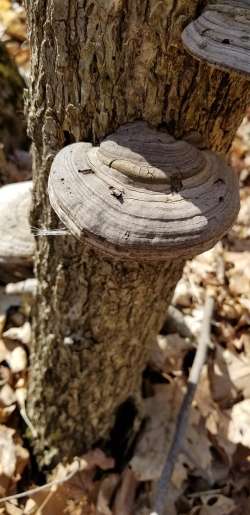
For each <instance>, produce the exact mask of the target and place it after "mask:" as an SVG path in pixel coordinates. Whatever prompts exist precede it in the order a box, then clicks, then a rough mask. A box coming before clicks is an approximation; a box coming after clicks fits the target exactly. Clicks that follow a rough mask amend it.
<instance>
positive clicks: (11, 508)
mask: <svg viewBox="0 0 250 515" xmlns="http://www.w3.org/2000/svg"><path fill="white" fill-rule="evenodd" d="M5 510H6V513H7V514H8V515H23V510H22V509H21V508H18V506H15V504H12V503H10V502H6V503H5Z"/></svg>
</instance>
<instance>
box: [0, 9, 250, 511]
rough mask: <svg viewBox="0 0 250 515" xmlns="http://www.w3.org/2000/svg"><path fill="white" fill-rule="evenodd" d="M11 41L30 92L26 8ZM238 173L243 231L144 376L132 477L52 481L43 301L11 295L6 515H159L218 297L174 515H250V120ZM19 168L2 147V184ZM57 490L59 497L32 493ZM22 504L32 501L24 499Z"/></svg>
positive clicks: (185, 301) (101, 460) (6, 334)
mask: <svg viewBox="0 0 250 515" xmlns="http://www.w3.org/2000/svg"><path fill="white" fill-rule="evenodd" d="M0 40H2V41H4V42H5V45H6V46H7V48H8V51H9V53H10V54H11V56H12V57H13V58H14V60H15V61H16V64H17V66H18V68H19V71H20V73H21V74H22V76H23V77H24V79H25V80H27V78H28V75H29V49H28V46H27V42H26V29H25V14H24V10H23V8H22V7H21V5H20V3H19V2H11V0H0ZM17 123H18V121H17ZM18 150H19V151H20V149H18ZM21 150H22V149H21ZM22 157H23V158H24V154H23V156H22ZM26 157H27V156H26ZM28 161H29V159H27V160H25V159H24V161H23V162H25V163H27V162H28ZM231 162H232V165H233V167H234V168H235V171H236V173H237V174H238V176H239V182H240V194H241V209H240V213H239V216H238V219H237V221H236V223H235V225H234V226H233V228H232V229H231V231H230V232H229V234H228V235H227V236H226V237H225V238H224V239H223V241H222V242H220V243H218V244H217V245H216V246H215V247H214V248H213V249H212V250H210V251H209V252H206V253H204V254H202V255H200V256H198V257H197V258H195V259H193V260H192V261H188V262H187V264H186V266H185V270H184V274H183V277H182V279H181V281H180V282H179V284H178V286H177V289H176V292H175V295H174V299H173V303H172V307H173V308H174V309H172V311H171V313H170V315H169V316H168V318H167V320H166V323H165V326H164V328H163V329H162V332H161V334H160V335H159V336H158V338H157V341H156V342H154V346H153V349H152V355H151V360H150V363H149V366H148V368H147V370H146V371H145V374H144V392H145V397H144V413H145V420H146V424H145V425H144V428H143V430H142V431H141V434H140V436H139V438H138V442H137V444H136V445H135V446H134V449H133V453H132V454H133V455H132V458H131V459H130V461H129V463H128V465H127V467H126V468H125V470H123V472H120V471H118V472H117V470H116V468H115V467H114V461H113V459H112V458H110V457H107V456H105V455H104V453H103V452H102V451H101V450H100V449H96V450H94V451H91V452H90V453H88V454H87V455H85V456H82V457H80V459H79V460H78V461H75V462H73V463H71V464H69V465H67V464H59V465H58V466H57V467H56V468H55V469H54V470H53V471H51V472H50V474H49V476H48V477H47V478H46V477H45V476H44V475H42V474H41V473H39V471H38V469H37V466H36V463H35V460H34V457H33V456H32V449H31V446H30V443H29V442H30V440H31V439H32V435H33V433H34V429H33V427H32V425H31V423H30V421H29V419H28V417H27V414H26V410H25V400H26V395H27V385H28V363H29V348H30V343H31V326H30V311H31V305H32V302H34V299H33V297H32V295H31V294H30V293H29V294H27V293H26V294H21V293H18V292H17V291H16V287H13V285H3V284H2V285H0V515H1V514H9V515H21V514H34V513H36V514H40V515H61V514H63V513H65V514H66V513H67V514H75V515H94V514H99V515H132V514H134V515H146V514H148V513H149V508H150V503H151V499H152V495H153V494H154V489H155V484H156V482H157V480H158V479H159V476H160V472H161V469H162V466H163V463H164V460H165V458H166V452H167V449H168V448H169V447H170V443H171V440H172V438H173V436H174V431H175V423H176V419H177V415H178V412H179V409H180V405H181V401H182V399H183V396H184V394H185V391H186V386H187V378H188V372H189V370H190V366H191V364H192V361H193V358H194V354H195V350H196V347H197V340H198V337H199V334H200V330H201V323H202V319H203V315H204V303H205V298H206V296H207V294H209V295H212V296H214V298H215V300H216V305H215V310H214V315H213V318H212V321H211V345H210V348H209V353H208V359H207V363H206V365H205V366H204V368H203V371H202V374H201V378H200V382H199V386H198V389H197V392H196V395H195V399H194V402H193V404H192V407H191V411H190V418H189V423H188V426H187V428H186V436H185V439H184V441H183V445H182V448H181V452H180V454H179V457H178V459H177V462H176V465H175V469H174V474H173V477H172V482H171V488H170V491H169V495H168V499H167V509H166V515H184V514H190V515H238V514H239V515H248V514H249V513H250V110H249V112H248V113H246V117H245V119H244V122H243V124H242V125H241V127H240V128H239V130H238V133H237V136H236V138H235V141H234V144H233V147H232V151H231ZM15 166H16V165H15V164H13V160H9V157H8V155H7V153H6V154H5V149H4V148H3V146H2V145H1V141H0V184H4V183H6V182H13V181H18V180H24V179H27V178H29V177H30V169H29V167H27V168H25V166H23V169H22V171H21V172H20V170H18V169H17V168H15ZM13 288H14V290H15V294H13ZM11 292H12V293H11ZM97 472H98V473H97ZM68 476H70V477H69V478H68ZM67 478H68V479H67ZM46 481H52V482H54V484H53V486H52V487H48V488H47V489H46V490H43V489H40V488H39V489H38V491H37V492H35V493H31V492H29V490H30V489H31V488H36V487H40V486H41V485H42V484H44V483H46ZM60 482H61V483H60ZM59 483H60V484H59ZM21 492H26V493H25V495H24V497H21V498H20V499H18V498H15V496H16V494H18V493H21ZM11 495H13V496H14V498H13V499H11V500H9V501H3V498H4V497H6V496H11Z"/></svg>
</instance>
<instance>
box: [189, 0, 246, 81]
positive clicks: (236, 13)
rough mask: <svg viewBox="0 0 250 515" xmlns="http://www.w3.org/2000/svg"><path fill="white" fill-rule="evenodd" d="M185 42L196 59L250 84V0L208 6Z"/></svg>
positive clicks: (225, 1)
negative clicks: (243, 78)
mask: <svg viewBox="0 0 250 515" xmlns="http://www.w3.org/2000/svg"><path fill="white" fill-rule="evenodd" d="M182 41H183V44H184V47H185V48H186V50H187V51H188V52H189V53H190V54H191V55H192V56H193V57H195V58H196V59H199V60H201V61H206V62H207V63H208V64H211V65H213V66H215V67H216V68H220V69H222V70H228V71H235V72H237V73H240V74H242V75H243V76H245V78H247V79H248V80H250V2H249V0H218V1H217V2H214V3H211V4H209V5H208V6H207V7H206V8H205V10H204V11H203V13H202V14H201V16H199V18H197V20H195V21H192V22H191V23H190V24H189V25H187V27H186V28H185V29H184V31H183V33H182Z"/></svg>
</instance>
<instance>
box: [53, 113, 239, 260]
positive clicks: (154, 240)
mask: <svg viewBox="0 0 250 515" xmlns="http://www.w3.org/2000/svg"><path fill="white" fill-rule="evenodd" d="M49 196H50V202H51V205H52V207H53V208H54V210H55V212H56V213H57V215H58V216H59V218H60V220H61V221H63V223H64V224H65V225H66V227H67V228H68V229H69V231H70V233H71V234H73V235H74V236H76V237H77V238H79V239H83V240H84V241H85V242H86V243H87V244H88V245H90V246H91V247H93V248H95V249H98V250H100V251H102V252H103V253H104V254H106V255H108V256H114V257H117V258H119V259H120V260H123V259H124V260H127V259H128V260H129V259H133V260H134V261H151V262H157V261H164V260H168V259H170V260H171V259H175V258H176V257H178V258H181V259H185V258H187V257H191V256H194V255H196V254H198V253H201V252H203V251H205V250H207V249H209V248H211V247H212V246H213V245H214V244H215V243H216V242H217V241H218V239H220V238H221V237H222V236H223V235H224V234H225V233H226V231H227V230H228V229H229V228H230V226H231V225H232V223H233V221H234V219H235V218H236V216H237V213H238V209H239V195H238V184H237V179H236V176H235V174H234V172H233V171H232V169H231V168H230V167H229V166H228V165H227V164H226V163H225V162H224V161H223V160H222V159H221V158H220V157H219V156H217V155H216V154H215V153H213V152H210V151H207V150H200V149H198V148H196V147H195V146H193V145H191V144H190V143H188V142H186V141H181V140H175V139H174V138H173V137H172V136H170V135H169V134H168V133H167V132H164V131H159V130H156V129H152V128H150V127H149V126H148V125H147V124H146V123H145V122H141V121H139V122H134V123H128V124H126V125H123V126H121V127H120V128H119V129H118V130H117V131H116V132H115V133H114V134H111V135H110V136H108V137H107V138H106V139H104V141H103V142H102V143H101V144H100V146H97V147H93V146H92V145H91V144H90V143H74V144H72V145H69V146H67V147H65V148H63V149H62V150H61V151H60V152H59V153H58V154H57V156H56V157H55V159H54V162H53V165H52V169H51V173H50V177H49Z"/></svg>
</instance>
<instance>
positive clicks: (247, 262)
mask: <svg viewBox="0 0 250 515" xmlns="http://www.w3.org/2000/svg"><path fill="white" fill-rule="evenodd" d="M225 260H226V263H229V264H230V265H232V267H231V268H230V269H229V270H228V272H227V277H228V279H229V288H230V291H231V292H232V294H233V295H246V296H248V297H249V294H250V252H226V253H225Z"/></svg>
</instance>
